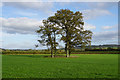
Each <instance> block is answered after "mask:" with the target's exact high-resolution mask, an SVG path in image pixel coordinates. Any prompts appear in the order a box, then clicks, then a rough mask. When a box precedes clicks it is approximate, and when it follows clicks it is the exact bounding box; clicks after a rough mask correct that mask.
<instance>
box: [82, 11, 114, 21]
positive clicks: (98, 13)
mask: <svg viewBox="0 0 120 80" xmlns="http://www.w3.org/2000/svg"><path fill="white" fill-rule="evenodd" d="M111 14H112V13H110V12H109V11H108V10H104V9H88V10H83V16H84V19H85V20H87V19H95V18H97V17H99V16H104V15H111Z"/></svg>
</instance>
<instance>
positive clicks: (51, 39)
mask: <svg viewBox="0 0 120 80" xmlns="http://www.w3.org/2000/svg"><path fill="white" fill-rule="evenodd" d="M39 27H40V29H39V30H37V31H36V32H37V33H39V34H40V40H38V41H39V42H40V43H41V44H42V45H43V46H45V45H46V46H47V47H48V46H50V49H51V57H54V56H55V55H56V47H57V45H58V43H57V42H56V35H57V34H59V33H58V30H59V28H57V27H56V26H55V24H53V23H51V22H49V21H48V20H43V26H39Z"/></svg>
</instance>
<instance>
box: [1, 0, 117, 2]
mask: <svg viewBox="0 0 120 80" xmlns="http://www.w3.org/2000/svg"><path fill="white" fill-rule="evenodd" d="M26 1H27V2H41V1H43V2H118V1H119V0H20V1H18V0H4V1H3V2H26Z"/></svg>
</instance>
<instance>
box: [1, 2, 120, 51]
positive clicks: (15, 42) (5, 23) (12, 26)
mask: <svg viewBox="0 0 120 80" xmlns="http://www.w3.org/2000/svg"><path fill="white" fill-rule="evenodd" d="M5 1H6V2H5ZM5 1H4V2H3V3H0V7H1V8H2V11H1V10H0V11H1V12H2V15H1V14H0V24H1V23H2V35H0V38H2V41H3V42H2V46H1V47H3V48H9V49H13V48H16V49H17V48H19V49H30V48H32V49H34V48H35V46H34V45H35V44H38V42H37V39H39V38H38V35H37V34H36V33H35V30H37V29H38V28H39V25H42V20H43V19H47V18H48V17H49V16H52V15H54V13H55V12H56V11H57V10H60V9H70V10H71V11H74V12H76V11H80V12H82V13H83V16H84V22H85V25H84V28H85V29H87V30H91V31H92V32H93V37H92V45H102V44H117V43H118V3H117V2H70V0H68V2H42V1H41V2H28V1H26V2H7V0H5ZM0 29H1V28H0ZM60 43H61V44H60V45H61V46H63V45H64V44H63V43H62V42H60ZM44 48H46V47H43V46H41V45H40V47H39V49H44Z"/></svg>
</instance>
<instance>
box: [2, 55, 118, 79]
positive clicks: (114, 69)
mask: <svg viewBox="0 0 120 80" xmlns="http://www.w3.org/2000/svg"><path fill="white" fill-rule="evenodd" d="M45 55H47V54H40V55H2V61H3V64H2V65H3V66H2V70H3V71H2V77H3V78H116V77H117V76H118V75H117V74H118V54H72V56H79V57H77V58H65V57H59V58H50V57H44V56H45Z"/></svg>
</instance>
